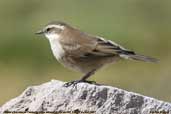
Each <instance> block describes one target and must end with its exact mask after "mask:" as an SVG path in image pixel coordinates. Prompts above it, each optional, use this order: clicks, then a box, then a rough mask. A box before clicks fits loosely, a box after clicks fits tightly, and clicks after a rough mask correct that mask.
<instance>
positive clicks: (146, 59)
mask: <svg viewBox="0 0 171 114" xmlns="http://www.w3.org/2000/svg"><path fill="white" fill-rule="evenodd" d="M120 56H121V57H123V58H126V59H133V60H138V61H144V62H154V63H156V62H158V60H157V59H155V58H152V57H148V56H144V55H140V54H136V53H134V54H127V55H126V54H121V55H120Z"/></svg>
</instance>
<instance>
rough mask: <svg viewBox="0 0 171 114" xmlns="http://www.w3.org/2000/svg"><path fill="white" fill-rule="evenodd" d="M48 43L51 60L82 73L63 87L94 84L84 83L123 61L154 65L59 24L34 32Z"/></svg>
mask: <svg viewBox="0 0 171 114" xmlns="http://www.w3.org/2000/svg"><path fill="white" fill-rule="evenodd" d="M36 34H43V35H45V37H46V38H47V39H48V41H49V43H50V47H51V50H52V53H53V55H54V57H55V58H56V59H57V60H58V62H59V63H61V64H62V65H63V66H64V67H66V68H69V69H71V70H74V71H78V72H81V73H82V74H83V76H82V77H81V78H80V79H78V80H73V81H70V82H66V83H65V84H64V86H65V87H69V86H71V85H76V84H78V83H80V82H85V83H95V82H94V81H89V80H87V79H88V78H89V77H90V76H92V75H93V74H94V73H95V72H96V71H98V70H99V69H100V68H102V67H103V66H106V65H108V64H112V63H115V62H117V61H118V60H122V59H129V60H137V61H144V62H157V61H158V60H157V59H155V58H152V57H148V56H144V55H141V54H138V53H136V52H134V51H132V50H129V49H126V48H124V47H122V46H121V45H119V44H117V43H115V42H114V41H111V40H107V39H105V38H103V37H100V36H96V35H91V34H89V33H87V32H83V31H81V30H80V29H78V28H76V27H74V26H71V25H70V24H68V23H66V22H62V21H51V22H49V23H48V24H47V25H45V26H44V27H43V29H41V30H39V31H38V32H36Z"/></svg>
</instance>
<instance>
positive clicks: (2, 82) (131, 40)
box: [0, 0, 171, 105]
mask: <svg viewBox="0 0 171 114" xmlns="http://www.w3.org/2000/svg"><path fill="white" fill-rule="evenodd" d="M52 20H61V21H65V22H68V23H70V24H71V25H73V26H76V27H78V28H80V29H81V30H83V31H85V32H88V33H90V34H95V35H99V36H102V37H105V38H107V39H111V40H113V41H115V42H117V43H119V44H121V45H123V46H124V47H126V48H128V49H132V50H134V51H136V52H138V53H141V54H144V55H148V56H152V57H156V58H158V59H159V60H160V62H159V63H157V64H154V63H144V62H137V61H127V60H125V61H120V62H118V63H116V64H113V65H110V66H108V67H107V68H105V69H101V70H100V71H99V72H97V73H96V74H95V75H94V76H92V77H91V78H90V80H95V81H97V82H98V83H103V84H106V85H111V86H115V87H118V88H122V89H125V90H128V91H133V92H138V93H141V94H144V95H147V96H150V97H155V98H157V99H161V100H165V101H168V102H171V83H170V82H171V73H170V72H171V60H170V59H171V53H170V52H171V51H170V50H171V32H170V30H171V0H0V25H1V26H0V105H2V104H3V103H5V102H6V101H8V100H10V99H11V98H14V97H16V96H18V95H19V94H20V93H21V92H22V91H23V90H24V89H26V87H28V86H32V85H39V84H42V83H44V82H47V81H50V80H51V79H56V80H62V81H71V80H75V79H78V78H80V77H81V76H82V74H80V73H77V72H73V71H70V70H68V69H65V68H64V67H63V66H62V65H60V64H59V63H58V62H57V61H56V59H55V58H54V57H53V55H52V52H51V50H50V46H49V43H48V41H47V39H45V37H43V36H36V35H35V34H34V33H35V32H36V31H37V30H39V29H40V28H42V27H43V26H44V25H45V24H47V23H48V22H49V21H52Z"/></svg>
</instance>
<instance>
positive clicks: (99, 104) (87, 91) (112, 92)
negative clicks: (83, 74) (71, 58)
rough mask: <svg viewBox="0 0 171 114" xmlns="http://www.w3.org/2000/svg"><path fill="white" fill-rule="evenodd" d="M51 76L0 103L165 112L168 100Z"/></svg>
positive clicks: (112, 113)
mask: <svg viewBox="0 0 171 114" xmlns="http://www.w3.org/2000/svg"><path fill="white" fill-rule="evenodd" d="M63 84H64V82H61V81H57V80H52V81H50V82H47V83H44V84H42V85H39V86H32V87H28V88H27V89H26V90H25V91H24V92H23V93H22V94H21V95H20V96H18V97H16V98H14V99H12V100H10V101H8V102H7V103H6V104H4V105H3V106H2V107H1V109H0V110H1V113H3V112H4V111H6V112H11V111H12V112H13V111H15V112H25V111H29V112H69V111H75V112H79V111H82V112H95V113H97V114H149V113H150V112H153V114H154V112H159V111H160V112H161V111H163V112H168V111H169V110H171V103H167V102H164V101H160V100H157V99H154V98H150V97H147V96H143V95H140V94H137V93H133V92H128V91H125V90H122V89H118V88H115V87H110V86H104V85H92V84H87V83H79V84H77V86H76V87H73V86H71V87H68V88H66V87H63Z"/></svg>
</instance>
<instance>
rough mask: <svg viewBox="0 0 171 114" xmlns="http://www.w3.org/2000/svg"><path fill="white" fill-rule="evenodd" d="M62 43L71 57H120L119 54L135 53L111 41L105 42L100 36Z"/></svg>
mask: <svg viewBox="0 0 171 114" xmlns="http://www.w3.org/2000/svg"><path fill="white" fill-rule="evenodd" d="M81 40H82V41H81ZM62 43H63V48H64V50H66V52H67V53H68V55H71V56H79V57H90V56H116V55H118V56H119V54H124V53H125V54H126V53H134V52H132V51H128V50H126V49H124V48H123V47H121V46H120V45H118V44H116V43H114V42H112V41H110V40H105V39H103V38H101V37H98V36H96V37H94V36H89V37H85V38H82V39H80V40H74V41H73V40H71V41H68V42H62Z"/></svg>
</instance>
